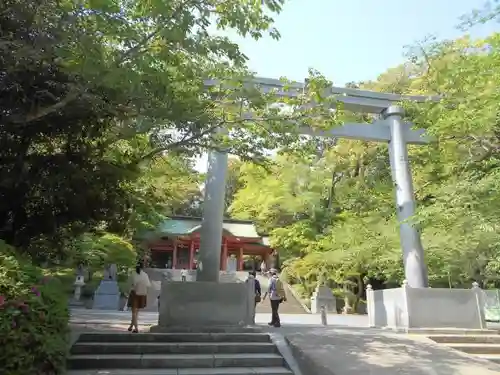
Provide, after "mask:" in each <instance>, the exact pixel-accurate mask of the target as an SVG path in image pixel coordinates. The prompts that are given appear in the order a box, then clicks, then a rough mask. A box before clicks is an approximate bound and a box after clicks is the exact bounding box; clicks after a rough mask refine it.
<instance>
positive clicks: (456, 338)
mask: <svg viewBox="0 0 500 375" xmlns="http://www.w3.org/2000/svg"><path fill="white" fill-rule="evenodd" d="M427 337H428V338H430V339H431V340H433V341H435V342H437V343H439V344H473V343H477V344H481V343H484V344H500V335H429V336H427Z"/></svg>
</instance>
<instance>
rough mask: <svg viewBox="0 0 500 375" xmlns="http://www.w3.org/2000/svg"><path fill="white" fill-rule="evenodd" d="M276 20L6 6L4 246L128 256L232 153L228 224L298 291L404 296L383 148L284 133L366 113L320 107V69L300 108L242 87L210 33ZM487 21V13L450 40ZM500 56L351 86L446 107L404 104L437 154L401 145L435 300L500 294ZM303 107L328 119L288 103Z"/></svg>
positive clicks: (270, 7)
mask: <svg viewBox="0 0 500 375" xmlns="http://www.w3.org/2000/svg"><path fill="white" fill-rule="evenodd" d="M283 5H284V0H266V1H263V2H255V1H248V0H245V1H241V0H209V1H206V0H204V1H201V0H175V1H163V0H160V1H154V2H146V3H145V2H143V1H137V0H131V1H120V0H100V1H80V2H73V1H34V2H29V3H27V4H26V3H25V2H22V1H20V0H8V1H5V2H3V3H2V4H0V52H1V54H0V68H1V69H0V72H1V73H0V83H1V85H0V160H1V161H2V168H1V169H0V238H1V239H2V240H3V241H5V242H6V243H7V244H9V245H12V246H15V247H16V248H17V249H19V250H20V251H22V252H25V253H27V254H29V255H31V256H32V257H33V258H34V259H37V260H39V261H45V260H54V259H74V260H76V259H83V258H85V259H90V260H95V259H97V258H99V259H101V260H102V259H104V258H106V257H105V253H106V251H102V249H103V248H105V247H107V246H109V247H110V253H113V251H114V250H113V249H118V248H120V246H122V248H124V249H130V246H129V245H130V244H131V241H133V238H134V234H135V233H138V232H140V231H143V230H146V229H151V228H154V227H155V226H156V225H157V224H158V222H159V221H160V220H162V219H163V218H164V217H165V216H168V215H172V214H176V215H179V214H186V215H199V214H200V202H201V200H202V193H201V187H202V182H203V178H204V176H203V175H202V174H199V173H197V172H196V171H194V161H193V157H198V156H200V155H201V154H203V153H204V152H206V151H207V150H224V151H227V152H229V153H231V154H232V155H234V156H235V158H234V159H231V162H230V168H229V169H230V170H229V177H228V181H227V186H226V211H227V214H228V215H231V216H233V217H235V218H245V219H252V220H255V221H256V223H257V225H258V228H259V230H260V231H261V232H262V233H268V234H270V236H271V241H272V244H273V246H275V247H276V248H277V249H279V251H280V252H281V254H282V258H285V259H287V262H286V271H287V274H288V275H289V277H290V279H291V280H292V281H294V282H297V283H300V284H301V285H302V286H303V287H304V290H305V291H306V292H310V291H311V289H312V287H313V286H314V285H315V283H316V282H317V281H318V280H320V279H324V278H326V279H328V280H330V281H331V282H332V283H334V284H337V285H342V284H345V283H346V282H351V283H355V284H356V286H357V287H359V288H358V289H360V288H361V287H362V286H363V285H362V284H363V283H364V282H365V281H368V280H371V281H370V282H375V281H377V282H380V283H385V284H386V285H390V284H399V283H401V282H402V278H403V271H402V262H401V253H400V249H399V238H398V228H397V221H396V218H395V216H394V192H393V186H392V184H393V183H392V179H391V175H390V171H389V168H388V154H387V146H386V145H384V144H375V143H370V142H360V141H353V140H342V139H309V138H307V137H302V136H299V135H298V134H297V132H296V129H297V127H298V126H300V125H308V126H311V127H313V128H320V129H325V128H331V127H333V126H336V125H338V124H341V123H342V122H346V121H368V120H370V118H369V116H366V115H360V114H353V113H349V112H347V111H345V110H343V109H342V107H341V106H338V105H337V103H336V102H335V100H334V98H330V97H324V96H323V92H324V88H325V87H327V86H329V85H331V82H330V81H328V80H327V79H325V77H323V76H322V75H321V74H320V73H318V72H315V71H313V70H312V71H311V74H310V77H309V80H308V87H307V90H304V91H303V92H300V93H297V95H296V96H295V97H290V98H282V97H276V96H275V95H273V94H274V93H273V92H270V93H264V92H261V91H260V90H258V88H256V87H251V86H249V85H246V84H244V81H245V80H247V79H248V78H250V77H252V74H251V72H249V71H248V69H247V67H246V60H247V57H246V56H244V54H242V53H241V51H240V50H239V48H238V46H237V45H236V44H234V43H233V42H231V41H230V40H229V39H228V38H226V37H223V36H220V35H218V34H217V33H214V30H215V28H219V29H229V28H230V29H233V30H236V32H237V33H239V34H241V35H243V36H249V37H252V38H256V39H258V38H260V37H261V36H262V35H264V34H265V33H270V34H271V36H273V37H275V38H279V33H278V31H277V30H275V29H274V28H273V19H272V16H273V15H275V14H278V13H279V12H280V11H281V9H282V7H283ZM497 18H498V9H497V8H495V7H490V8H489V9H484V10H480V11H475V12H473V13H471V15H469V16H467V17H464V19H463V20H462V26H463V27H465V28H467V27H473V26H474V25H475V24H477V23H480V22H488V21H491V20H496V19H497ZM499 44H500V34H497V33H494V34H491V35H489V36H488V37H486V38H484V39H480V40H475V39H472V38H470V37H469V36H467V35H464V36H463V37H461V38H458V39H456V40H434V39H430V40H427V41H425V42H423V43H418V44H416V45H415V46H413V47H410V48H409V49H408V50H407V57H408V58H407V61H405V62H404V63H403V64H401V65H399V66H396V67H392V68H390V69H388V70H387V71H386V72H384V73H382V74H381V75H380V77H379V78H378V79H377V80H374V81H370V82H352V83H351V84H349V86H350V87H358V88H363V89H369V90H375V91H387V92H395V93H410V94H439V95H441V96H442V98H443V99H442V100H441V101H440V102H439V103H425V104H420V105H414V104H412V103H403V104H404V105H405V108H406V110H407V118H408V120H410V121H412V122H414V123H415V125H416V126H418V127H421V128H425V129H426V130H427V131H428V133H429V134H431V135H433V136H434V137H435V138H436V140H437V141H436V142H434V143H432V144H430V145H428V146H418V147H417V146H415V147H411V148H410V159H411V164H412V169H413V177H414V185H415V191H416V197H417V200H418V207H419V212H418V215H417V217H416V218H415V220H416V222H417V223H418V225H419V226H420V227H421V230H422V237H423V241H424V247H425V250H426V257H427V258H426V260H427V264H428V267H429V276H430V279H431V284H432V285H436V286H462V285H467V284H468V283H470V282H471V280H476V281H480V282H481V283H483V284H484V285H487V286H489V285H491V286H493V285H494V286H497V285H498V278H497V276H496V275H497V274H498V270H499V269H500V263H499V262H500V257H499V248H498V244H499V243H500V241H499V240H500V238H499V237H498V234H497V233H498V232H499V231H498V228H497V226H498V225H499V223H498V219H497V218H496V212H497V211H498V208H499V207H498V205H499V203H497V202H499V199H498V198H499V196H498V194H499V191H500V189H499V186H498V182H497V181H498V180H499V179H498V173H499V172H498V163H499V156H498V152H499V150H500V139H499V137H500V135H499V134H500V129H499V126H498V113H499V110H498V103H499V100H498V99H499V98H498V95H499V94H498V90H497V89H496V88H497V87H498V85H499V84H500V61H499V56H498V54H497V53H496V51H497V48H498V47H499V46H500V45H499ZM207 80H211V81H207ZM207 82H212V83H213V84H211V85H208V84H207ZM214 82H215V83H214ZM286 89H289V90H293V88H291V87H286ZM311 101H314V102H315V103H317V104H320V105H317V106H314V107H307V108H304V107H301V106H300V105H301V104H303V103H307V102H311ZM278 102H285V103H286V104H288V105H289V106H291V107H292V108H295V109H300V110H296V111H292V112H286V111H285V112H284V111H282V110H281V109H280V108H281V107H280V106H277V105H276V104H277V103H278ZM321 104H322V105H321ZM331 109H336V110H334V111H332V110H331ZM249 114H251V116H249ZM271 151H274V152H276V156H270V155H271V154H270V152H271ZM75 241H77V243H75ZM89 241H90V242H92V241H94V242H92V245H91V246H90V248H92V251H90V250H88V248H89V246H87V245H88V244H89ZM110 243H111V245H110ZM111 248H112V249H111ZM82 249H83V250H82ZM85 249H87V250H85ZM82 257H83V258H82ZM127 259H128V258H127ZM101 260H99V261H101Z"/></svg>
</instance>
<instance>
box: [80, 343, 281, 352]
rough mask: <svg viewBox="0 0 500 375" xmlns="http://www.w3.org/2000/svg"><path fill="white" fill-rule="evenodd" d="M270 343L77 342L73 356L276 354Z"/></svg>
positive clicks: (273, 346) (274, 347)
mask: <svg viewBox="0 0 500 375" xmlns="http://www.w3.org/2000/svg"><path fill="white" fill-rule="evenodd" d="M276 352H277V349H276V346H275V345H274V344H272V343H270V342H154V341H153V342H139V343H134V342H77V343H76V344H75V345H73V347H72V348H71V353H72V354H96V355H100V354H162V353H163V354H216V353H221V354H222V353H276Z"/></svg>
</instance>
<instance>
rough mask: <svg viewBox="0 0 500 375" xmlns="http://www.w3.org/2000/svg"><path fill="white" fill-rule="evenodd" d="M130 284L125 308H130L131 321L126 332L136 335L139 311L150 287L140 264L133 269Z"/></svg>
mask: <svg viewBox="0 0 500 375" xmlns="http://www.w3.org/2000/svg"><path fill="white" fill-rule="evenodd" d="M130 284H131V288H130V293H129V297H128V301H127V306H128V307H130V308H132V319H131V321H130V326H129V327H128V331H129V332H133V333H137V332H139V324H138V320H139V310H140V309H143V308H145V307H146V304H147V294H148V288H149V287H150V286H151V281H149V276H148V274H147V273H146V272H144V270H143V268H142V264H140V263H139V264H137V266H136V267H135V272H134V273H133V274H132V275H131V277H130Z"/></svg>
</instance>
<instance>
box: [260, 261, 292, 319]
mask: <svg viewBox="0 0 500 375" xmlns="http://www.w3.org/2000/svg"><path fill="white" fill-rule="evenodd" d="M269 272H270V273H271V279H270V280H269V287H268V289H267V292H266V293H265V294H264V297H263V298H262V300H265V299H266V297H267V296H268V295H269V300H270V302H271V321H270V322H269V323H267V324H268V325H270V326H273V327H281V320H280V315H279V307H280V304H281V303H283V302H286V294H285V287H284V285H283V282H282V281H281V280H280V279H279V277H278V271H277V270H275V269H272V270H270V271H269Z"/></svg>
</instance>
